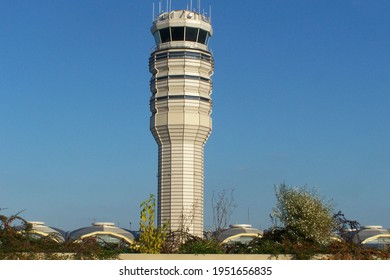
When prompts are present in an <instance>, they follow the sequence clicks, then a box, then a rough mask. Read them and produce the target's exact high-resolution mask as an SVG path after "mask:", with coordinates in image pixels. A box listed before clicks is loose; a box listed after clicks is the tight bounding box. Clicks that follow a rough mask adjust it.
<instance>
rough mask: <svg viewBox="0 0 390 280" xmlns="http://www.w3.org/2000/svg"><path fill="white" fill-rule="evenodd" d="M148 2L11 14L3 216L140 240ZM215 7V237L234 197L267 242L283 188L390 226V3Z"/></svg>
mask: <svg viewBox="0 0 390 280" xmlns="http://www.w3.org/2000/svg"><path fill="white" fill-rule="evenodd" d="M152 2H153V1H152V0H150V1H145V0H143V1H140V0H116V1H108V0H83V1H80V0H77V1H76V0H55V1H54V0H35V1H30V0H0V191H1V195H0V208H7V209H6V210H4V211H3V212H5V213H7V214H12V213H16V212H18V211H20V210H25V211H24V212H23V214H22V216H23V217H25V218H26V219H28V220H39V221H45V222H46V223H47V224H49V225H52V226H56V227H59V228H62V229H64V230H73V229H76V228H78V227H82V226H87V225H89V224H90V223H91V222H93V221H110V222H115V223H118V224H119V225H120V226H122V227H128V226H129V222H131V223H132V228H133V229H135V228H137V224H138V220H139V219H138V217H139V204H140V203H141V202H142V201H143V200H144V199H146V198H147V197H148V196H149V194H150V193H156V190H157V177H156V175H157V144H156V143H155V142H154V139H153V137H152V135H151V133H150V132H149V117H150V112H149V97H150V92H149V79H150V74H149V72H148V58H149V55H150V51H151V49H152V47H153V44H154V42H153V37H152V35H151V34H150V26H151V21H152ZM156 2H157V1H156ZM163 2H165V1H163ZM187 2H188V3H189V2H190V1H189V0H188V1H184V0H173V8H174V9H180V8H185V7H186V3H187ZM194 3H196V0H194ZM210 4H211V6H212V23H213V27H214V36H213V37H212V39H211V42H210V46H211V48H212V51H213V54H214V58H215V74H214V76H213V84H214V87H213V113H212V118H213V132H212V134H211V136H210V138H209V140H208V142H207V144H206V148H205V227H206V228H211V226H212V211H211V198H212V193H213V192H219V191H221V190H223V189H227V190H230V189H234V196H235V201H236V203H237V208H236V209H235V211H234V214H233V216H232V219H231V223H248V222H249V223H251V224H252V225H254V226H256V227H261V228H267V227H268V226H269V225H270V219H269V214H270V213H271V211H272V207H274V206H275V195H274V186H275V185H277V184H280V183H282V182H285V183H286V184H287V185H289V186H294V185H296V186H302V185H305V184H307V185H308V186H309V187H310V188H316V189H317V190H318V192H319V193H320V194H321V195H322V196H324V198H325V199H332V200H333V203H334V205H335V211H338V210H342V211H343V212H344V213H345V214H346V216H347V217H348V218H350V219H354V220H357V221H359V222H360V223H362V224H366V225H367V224H379V225H383V226H385V227H390V222H389V214H388V213H390V203H389V197H390V125H389V124H390V112H389V108H390V29H389V26H390V18H389V16H388V15H389V14H390V2H389V1H387V0H327V1H325V0H323V1H321V0H319V1H312V0H298V1H287V0H284V1H282V0H280V1H278V0H273V1H271V0H261V1H249V0H243V1H222V0H208V1H207V0H203V1H202V7H203V8H204V9H205V10H207V11H208V9H209V8H208V7H209V5H210ZM194 5H195V4H194Z"/></svg>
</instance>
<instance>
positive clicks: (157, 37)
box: [153, 32, 161, 45]
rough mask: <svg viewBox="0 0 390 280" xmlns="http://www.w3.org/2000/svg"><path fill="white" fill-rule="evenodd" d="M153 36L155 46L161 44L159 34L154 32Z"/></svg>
mask: <svg viewBox="0 0 390 280" xmlns="http://www.w3.org/2000/svg"><path fill="white" fill-rule="evenodd" d="M153 36H154V40H155V41H156V45H159V44H161V40H160V34H159V33H158V32H154V34H153Z"/></svg>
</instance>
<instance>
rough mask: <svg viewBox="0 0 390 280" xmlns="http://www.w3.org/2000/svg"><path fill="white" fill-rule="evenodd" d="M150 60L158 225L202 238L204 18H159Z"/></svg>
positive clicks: (207, 64)
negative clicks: (167, 224)
mask: <svg viewBox="0 0 390 280" xmlns="http://www.w3.org/2000/svg"><path fill="white" fill-rule="evenodd" d="M152 33H153V35H154V37H155V40H156V48H155V50H154V51H153V52H152V54H151V56H150V60H149V70H150V72H151V74H152V78H151V81H150V89H151V92H152V96H151V98H150V110H151V112H152V116H151V119H150V130H151V132H152V134H153V136H154V138H155V140H156V142H157V144H158V224H159V225H161V224H163V223H166V222H167V223H169V226H170V230H172V231H176V230H186V231H188V232H189V233H190V234H193V235H197V236H202V235H203V186H204V167H203V166H204V157H203V155H204V145H205V143H206V141H207V139H208V137H209V135H210V133H211V117H210V114H211V107H212V102H211V90H212V82H211V75H212V74H213V70H214V61H213V58H212V55H211V53H210V52H209V50H208V47H207V42H208V38H209V37H210V36H211V34H212V29H211V25H210V23H209V22H208V18H207V17H204V16H202V15H199V14H197V13H194V12H191V11H184V10H180V11H172V12H170V13H164V14H161V15H159V17H158V19H157V20H156V21H154V23H153V26H152Z"/></svg>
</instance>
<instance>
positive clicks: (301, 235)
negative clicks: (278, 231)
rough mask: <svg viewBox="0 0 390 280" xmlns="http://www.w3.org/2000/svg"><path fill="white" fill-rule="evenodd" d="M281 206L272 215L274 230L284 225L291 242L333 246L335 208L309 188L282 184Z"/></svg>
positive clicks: (278, 198)
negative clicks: (333, 212) (331, 241)
mask: <svg viewBox="0 0 390 280" xmlns="http://www.w3.org/2000/svg"><path fill="white" fill-rule="evenodd" d="M275 193H276V199H277V204H276V208H274V209H273V213H272V215H271V217H272V219H273V221H274V226H275V227H278V223H279V222H280V223H281V224H282V228H283V229H284V230H285V231H286V232H285V235H286V236H288V237H289V239H290V240H291V241H296V242H303V241H306V242H314V243H318V244H326V243H328V242H330V240H331V237H332V233H333V230H334V228H335V220H334V218H333V215H332V210H333V207H332V204H331V203H330V202H326V201H324V200H323V199H322V198H320V197H319V195H318V194H317V193H316V192H314V191H310V190H308V189H307V187H303V188H298V187H287V186H286V185H285V184H281V185H280V186H278V187H277V188H276V190H275Z"/></svg>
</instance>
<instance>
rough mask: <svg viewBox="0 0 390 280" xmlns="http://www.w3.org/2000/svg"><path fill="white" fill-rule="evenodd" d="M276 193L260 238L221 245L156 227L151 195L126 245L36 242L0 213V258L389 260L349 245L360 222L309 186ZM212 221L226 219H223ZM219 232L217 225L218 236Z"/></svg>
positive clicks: (386, 253) (386, 254)
mask: <svg viewBox="0 0 390 280" xmlns="http://www.w3.org/2000/svg"><path fill="white" fill-rule="evenodd" d="M275 194H276V198H277V204H276V206H275V208H274V209H273V211H272V214H271V220H272V222H273V225H272V227H271V228H270V229H268V230H266V231H265V232H264V235H263V237H262V238H256V239H254V240H252V241H251V242H250V243H249V244H242V243H234V244H228V245H226V244H221V243H220V242H219V241H218V235H213V236H211V237H208V238H203V239H202V238H199V237H195V236H191V235H190V234H188V230H186V228H185V227H183V228H182V229H180V230H179V231H177V232H168V231H167V228H168V225H167V224H165V225H163V226H162V227H161V228H157V227H155V225H154V219H155V206H156V200H155V197H154V196H153V195H151V196H150V197H149V199H148V200H146V201H144V202H143V203H142V204H141V212H140V238H139V239H138V240H136V242H135V243H134V244H132V245H130V247H129V246H125V245H124V244H117V245H113V244H102V243H101V242H99V241H98V240H97V239H96V238H93V237H91V238H85V239H83V240H81V241H79V242H73V241H71V240H66V241H65V242H63V243H61V242H57V241H56V238H55V236H50V235H49V236H46V237H42V238H37V237H36V236H35V235H34V234H32V233H31V231H30V230H31V226H29V224H28V223H27V222H26V221H25V220H24V219H23V218H22V217H20V213H18V214H16V215H12V216H10V217H7V216H5V215H0V259H80V260H82V259H116V258H118V255H119V254H120V253H149V254H159V253H178V254H270V255H273V256H274V257H276V258H277V256H278V255H285V254H290V255H292V257H293V258H294V259H313V258H316V259H335V260H340V259H345V260H361V259H364V260H376V259H390V248H385V249H372V248H367V247H364V246H363V245H360V244H356V243H354V242H352V241H351V240H350V238H349V237H350V235H349V234H348V232H349V230H350V229H355V230H356V229H358V228H359V223H357V222H356V221H350V220H348V219H346V218H345V216H344V215H343V214H342V212H338V213H336V214H333V207H332V203H331V202H330V201H325V200H323V199H322V198H321V197H320V196H319V195H318V194H317V193H316V192H314V191H312V190H309V189H308V188H307V187H301V188H297V187H288V186H286V185H285V184H281V185H279V186H277V187H276V189H275ZM221 197H222V199H223V200H224V201H223V202H222V203H216V204H215V205H217V206H218V207H221V205H223V206H222V207H225V208H226V207H227V208H229V207H230V206H232V205H233V206H234V207H235V204H234V203H230V202H233V200H231V201H229V200H226V196H224V195H223V196H221ZM227 202H228V203H227ZM0 210H1V209H0ZM217 212H218V213H228V214H229V213H230V212H231V209H218V211H217ZM216 218H217V220H218V221H225V220H226V217H221V216H218V217H216ZM16 223H19V224H20V223H21V224H24V225H25V226H26V229H25V230H24V231H18V230H17V229H16V228H15V226H14V225H15V224H16ZM217 224H218V223H217ZM218 229H219V230H218ZM220 230H221V228H220V227H217V230H216V232H217V233H218V232H220ZM335 233H337V238H335Z"/></svg>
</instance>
